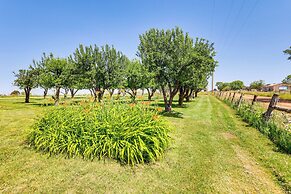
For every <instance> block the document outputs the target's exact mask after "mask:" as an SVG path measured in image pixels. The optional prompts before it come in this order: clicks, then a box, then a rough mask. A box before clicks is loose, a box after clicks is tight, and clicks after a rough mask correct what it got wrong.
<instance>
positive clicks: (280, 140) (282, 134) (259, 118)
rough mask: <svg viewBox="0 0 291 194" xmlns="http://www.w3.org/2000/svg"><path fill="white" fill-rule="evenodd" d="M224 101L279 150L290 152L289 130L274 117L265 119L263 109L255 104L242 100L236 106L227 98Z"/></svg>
mask: <svg viewBox="0 0 291 194" xmlns="http://www.w3.org/2000/svg"><path fill="white" fill-rule="evenodd" d="M224 102H225V103H227V104H228V105H230V106H231V107H233V108H234V109H236V110H237V112H238V114H239V115H240V116H241V117H242V119H243V120H244V121H245V122H247V123H249V124H250V125H251V126H253V127H255V128H257V129H258V130H259V131H260V132H261V133H263V134H265V135H266V136H268V138H269V139H270V140H271V141H273V142H274V143H275V144H276V145H277V146H278V147H279V148H280V149H281V150H283V151H285V152H287V153H289V154H291V132H290V131H289V130H288V129H285V128H283V127H281V126H280V125H279V123H278V122H277V121H276V119H274V118H272V119H271V120H269V121H265V119H264V118H263V113H264V111H263V110H262V109H261V108H260V107H258V106H256V105H254V106H252V105H251V104H248V103H246V102H244V103H242V104H241V105H240V107H237V105H236V104H233V103H231V102H230V101H229V100H224Z"/></svg>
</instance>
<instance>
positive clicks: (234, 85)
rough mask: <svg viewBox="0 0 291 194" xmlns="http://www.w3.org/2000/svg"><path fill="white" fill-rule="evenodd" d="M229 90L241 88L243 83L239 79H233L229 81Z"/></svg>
mask: <svg viewBox="0 0 291 194" xmlns="http://www.w3.org/2000/svg"><path fill="white" fill-rule="evenodd" d="M229 86H230V89H231V90H241V89H242V88H243V87H244V83H243V82H242V81H241V80H235V81H232V82H230V83H229Z"/></svg>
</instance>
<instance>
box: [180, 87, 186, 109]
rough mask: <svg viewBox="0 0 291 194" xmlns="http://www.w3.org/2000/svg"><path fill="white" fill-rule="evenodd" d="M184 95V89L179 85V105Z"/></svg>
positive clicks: (181, 103)
mask: <svg viewBox="0 0 291 194" xmlns="http://www.w3.org/2000/svg"><path fill="white" fill-rule="evenodd" d="M184 97H185V89H184V88H183V87H182V86H181V87H180V89H179V106H182V105H183V101H184Z"/></svg>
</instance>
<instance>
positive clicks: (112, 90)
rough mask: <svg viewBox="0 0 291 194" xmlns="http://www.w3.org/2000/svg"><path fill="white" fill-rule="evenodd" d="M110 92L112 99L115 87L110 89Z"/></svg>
mask: <svg viewBox="0 0 291 194" xmlns="http://www.w3.org/2000/svg"><path fill="white" fill-rule="evenodd" d="M108 92H109V96H110V99H112V96H113V94H114V89H109V90H108Z"/></svg>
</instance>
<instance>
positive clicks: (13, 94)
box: [10, 90, 20, 96]
mask: <svg viewBox="0 0 291 194" xmlns="http://www.w3.org/2000/svg"><path fill="white" fill-rule="evenodd" d="M19 95H20V92H19V91H18V90H13V91H12V92H11V93H10V96H19Z"/></svg>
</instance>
